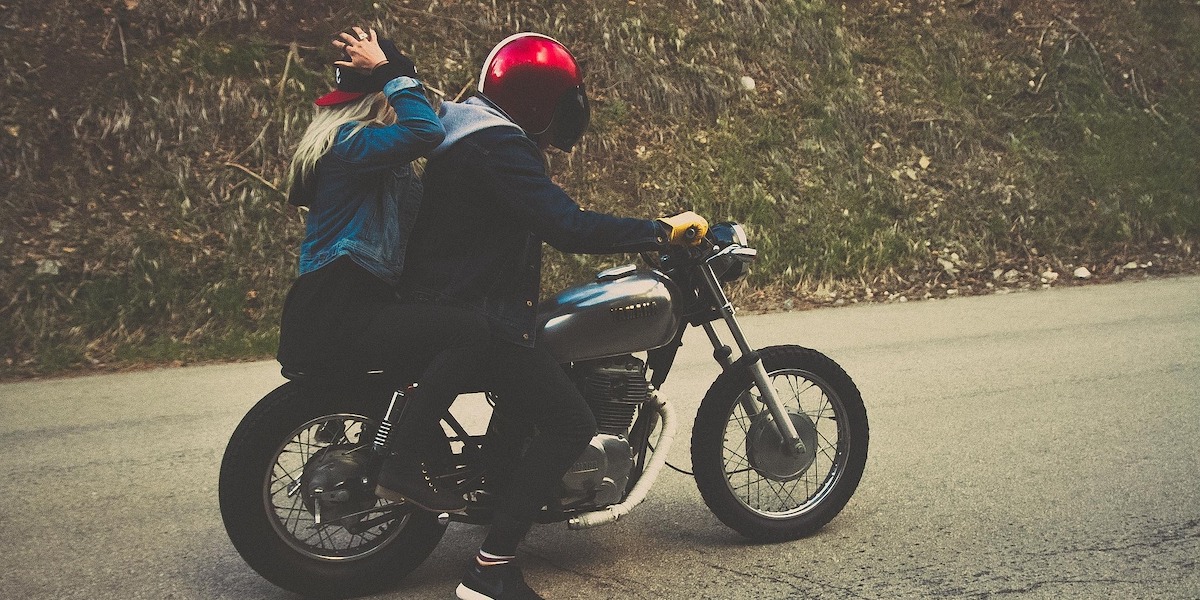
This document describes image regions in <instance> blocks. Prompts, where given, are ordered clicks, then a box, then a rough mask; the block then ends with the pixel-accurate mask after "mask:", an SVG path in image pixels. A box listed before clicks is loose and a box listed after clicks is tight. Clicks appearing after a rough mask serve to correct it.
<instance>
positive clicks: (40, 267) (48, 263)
mask: <svg viewBox="0 0 1200 600" xmlns="http://www.w3.org/2000/svg"><path fill="white" fill-rule="evenodd" d="M61 266H62V263H60V262H58V261H57V260H54V259H53V258H43V259H42V260H39V261H38V263H37V274H38V275H58V268H59V267H61Z"/></svg>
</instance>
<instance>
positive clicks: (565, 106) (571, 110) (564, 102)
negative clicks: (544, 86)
mask: <svg viewBox="0 0 1200 600" xmlns="http://www.w3.org/2000/svg"><path fill="white" fill-rule="evenodd" d="M591 119H592V109H591V106H590V105H589V104H588V97H587V92H586V91H584V89H583V86H582V85H579V86H575V87H573V88H571V89H568V90H567V91H566V92H564V93H563V95H562V97H561V98H559V100H558V106H557V107H556V108H555V110H554V121H553V122H552V124H551V125H550V131H549V132H548V133H549V134H550V144H551V145H553V146H554V147H555V148H558V149H560V150H562V151H564V152H570V151H571V148H572V147H574V146H575V143H576V142H578V141H579V138H581V137H583V132H584V131H585V130H586V129H587V126H588V122H589V121H591Z"/></svg>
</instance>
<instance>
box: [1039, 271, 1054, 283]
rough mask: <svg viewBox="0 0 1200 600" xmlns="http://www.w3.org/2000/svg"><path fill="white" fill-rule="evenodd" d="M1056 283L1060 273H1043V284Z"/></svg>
mask: <svg viewBox="0 0 1200 600" xmlns="http://www.w3.org/2000/svg"><path fill="white" fill-rule="evenodd" d="M1055 281H1058V273H1055V272H1054V271H1046V272H1045V273H1042V283H1053V282H1055Z"/></svg>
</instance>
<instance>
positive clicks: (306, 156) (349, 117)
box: [287, 92, 396, 190]
mask: <svg viewBox="0 0 1200 600" xmlns="http://www.w3.org/2000/svg"><path fill="white" fill-rule="evenodd" d="M395 122H396V111H395V110H393V109H392V107H391V105H390V104H388V102H387V98H386V97H384V95H383V93H382V92H379V93H375V94H367V95H365V96H363V97H362V98H359V99H358V100H356V101H354V102H346V103H345V104H338V105H335V106H319V107H317V110H316V112H315V113H313V118H312V121H311V122H309V124H308V129H306V130H304V135H303V136H301V138H300V143H299V144H298V145H297V146H296V153H295V154H293V155H292V164H291V167H290V168H289V169H288V179H287V187H288V189H289V190H290V189H291V188H292V187H293V186H295V185H296V183H297V182H302V181H304V180H305V179H306V178H307V177H308V176H310V175H312V173H313V171H314V170H315V169H316V167H317V161H318V160H320V158H321V157H322V156H325V153H326V152H329V149H330V148H332V147H333V142H334V140H335V139H336V137H337V132H338V129H340V128H341V127H342V125H345V124H346V123H355V125H354V128H353V129H351V130H350V135H349V136H347V139H349V138H350V137H353V136H354V135H356V134H357V133H358V132H359V131H362V129H363V128H364V127H367V126H369V125H391V124H392V123H395Z"/></svg>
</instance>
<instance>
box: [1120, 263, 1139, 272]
mask: <svg viewBox="0 0 1200 600" xmlns="http://www.w3.org/2000/svg"><path fill="white" fill-rule="evenodd" d="M1121 268H1122V269H1125V270H1126V271H1131V270H1133V269H1136V268H1138V264H1137V263H1136V262H1133V261H1129V262H1127V263H1125V266H1123V267H1121Z"/></svg>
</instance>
